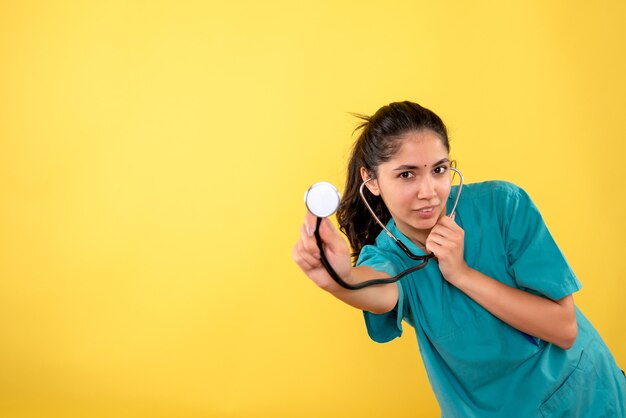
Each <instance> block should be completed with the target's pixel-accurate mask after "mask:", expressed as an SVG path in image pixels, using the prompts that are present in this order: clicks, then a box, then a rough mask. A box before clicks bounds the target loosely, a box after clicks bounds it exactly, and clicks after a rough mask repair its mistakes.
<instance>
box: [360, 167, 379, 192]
mask: <svg viewBox="0 0 626 418" xmlns="http://www.w3.org/2000/svg"><path fill="white" fill-rule="evenodd" d="M372 177H373V176H371V175H370V174H369V173H368V172H367V170H366V169H365V167H361V180H363V181H367V180H369V179H371V178H372ZM365 187H367V189H368V190H369V191H370V192H371V193H372V194H373V195H374V196H380V189H379V188H378V180H377V179H375V178H374V179H373V180H371V181H368V182H367V184H366V185H365Z"/></svg>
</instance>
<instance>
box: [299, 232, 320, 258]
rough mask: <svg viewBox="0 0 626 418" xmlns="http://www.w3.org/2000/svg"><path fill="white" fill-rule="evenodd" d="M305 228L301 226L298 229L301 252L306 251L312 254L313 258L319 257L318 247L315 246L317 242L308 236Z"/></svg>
mask: <svg viewBox="0 0 626 418" xmlns="http://www.w3.org/2000/svg"><path fill="white" fill-rule="evenodd" d="M306 228H307V227H306V225H302V227H301V228H300V241H299V243H300V244H301V245H302V249H303V251H306V252H307V253H309V254H312V255H314V256H315V257H319V247H318V246H317V241H316V240H315V237H312V236H310V235H309V234H308V232H307V230H306Z"/></svg>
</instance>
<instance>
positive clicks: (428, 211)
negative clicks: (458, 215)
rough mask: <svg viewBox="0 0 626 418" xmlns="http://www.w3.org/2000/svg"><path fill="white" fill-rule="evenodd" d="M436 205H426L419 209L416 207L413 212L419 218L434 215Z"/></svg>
mask: <svg viewBox="0 0 626 418" xmlns="http://www.w3.org/2000/svg"><path fill="white" fill-rule="evenodd" d="M436 209H437V206H426V207H423V208H420V209H416V210H415V212H416V213H417V215H418V216H419V217H421V218H430V217H432V216H434V215H435V210H436Z"/></svg>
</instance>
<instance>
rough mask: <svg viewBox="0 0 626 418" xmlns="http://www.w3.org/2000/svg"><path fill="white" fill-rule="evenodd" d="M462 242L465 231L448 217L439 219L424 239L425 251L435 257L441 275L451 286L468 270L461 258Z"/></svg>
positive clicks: (462, 252) (462, 251)
mask: <svg viewBox="0 0 626 418" xmlns="http://www.w3.org/2000/svg"><path fill="white" fill-rule="evenodd" d="M464 241H465V231H463V229H462V228H461V227H460V226H459V225H457V223H456V222H454V218H450V217H448V216H444V217H442V218H441V219H439V221H438V222H437V224H436V225H435V227H434V228H433V229H432V230H431V231H430V235H428V238H427V239H426V249H427V250H428V251H429V252H432V253H434V254H435V256H437V260H438V261H439V269H440V270H441V274H442V275H443V277H444V278H445V279H446V280H447V281H448V282H450V283H452V284H455V283H456V282H457V281H458V280H460V279H461V278H462V277H463V276H464V274H465V272H466V271H467V269H469V266H468V265H467V263H466V262H465V259H464V258H463V254H464Z"/></svg>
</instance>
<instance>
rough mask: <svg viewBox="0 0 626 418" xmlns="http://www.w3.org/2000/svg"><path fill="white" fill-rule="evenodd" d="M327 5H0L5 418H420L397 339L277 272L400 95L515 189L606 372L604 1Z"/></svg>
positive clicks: (617, 164)
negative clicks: (373, 116) (360, 129)
mask: <svg viewBox="0 0 626 418" xmlns="http://www.w3.org/2000/svg"><path fill="white" fill-rule="evenodd" d="M337 3H338V2H335V1H330V0H324V1H320V2H316V1H307V2H292V1H286V0H274V1H266V2H265V1H264V2H257V1H234V2H228V1H219V2H218V1H214V2H204V1H180V0H178V1H173V0H162V1H134V2H127V1H107V2H100V1H92V2H87V1H0V416H2V417H13V418H22V417H116V418H118V417H120V418H125V417H133V418H135V417H168V418H169V417H296V416H297V417H319V416H325V417H340V416H359V417H382V416H396V417H415V416H426V417H429V416H430V417H434V416H438V415H437V414H438V408H437V405H436V402H435V400H434V397H433V395H432V393H431V390H430V388H429V385H428V382H427V380H426V376H425V373H424V370H423V367H422V365H421V362H420V360H419V357H418V352H417V344H416V341H415V339H414V334H413V332H412V331H409V330H407V331H406V332H405V336H404V337H403V338H402V339H400V340H396V341H395V342H393V343H391V344H387V345H377V344H375V343H373V342H370V341H369V340H368V338H367V336H366V334H365V330H364V327H363V325H362V320H361V314H360V313H359V312H357V311H355V310H351V309H348V308H346V307H344V306H343V305H341V303H339V302H337V301H335V300H333V299H332V298H331V297H329V296H327V295H326V294H324V293H323V292H321V291H318V290H317V289H316V288H315V287H314V285H312V284H311V283H310V282H308V280H307V279H306V278H305V277H304V276H303V275H302V274H301V273H300V272H299V270H298V269H297V267H296V266H295V265H294V264H293V263H292V262H291V259H290V252H291V246H292V244H293V243H294V242H295V240H296V238H297V235H298V228H299V225H300V223H301V222H302V218H303V215H304V206H303V202H302V195H303V192H304V190H305V189H306V188H307V187H308V186H309V185H310V184H311V183H312V182H314V181H318V180H329V181H332V182H335V183H337V184H339V185H341V184H343V175H344V167H345V161H346V158H347V154H348V150H349V147H350V144H351V142H352V139H353V138H352V136H351V132H352V130H353V128H354V127H355V125H356V121H355V120H354V119H353V118H352V117H351V116H350V115H349V114H348V112H361V113H371V112H373V111H375V110H376V109H377V108H378V107H379V106H381V105H383V104H386V103H388V102H390V101H396V100H403V99H410V100H414V101H417V102H419V103H422V104H424V105H426V106H428V107H430V108H432V109H433V110H435V111H436V112H438V113H439V114H440V115H441V116H442V117H443V118H444V120H445V121H447V123H448V125H449V128H450V131H451V137H452V141H453V142H452V151H453V157H455V158H456V159H458V161H459V167H460V168H461V169H463V170H464V172H465V175H466V177H467V180H468V181H479V180H485V179H507V180H511V181H514V182H516V183H518V184H520V185H522V186H523V187H524V188H526V189H527V190H528V191H529V192H530V194H531V196H532V197H533V198H534V200H535V201H536V203H537V205H538V206H539V207H540V209H541V210H542V212H543V214H544V217H545V219H546V222H547V223H548V225H549V227H550V229H551V230H552V232H553V234H554V235H555V237H556V239H557V242H559V244H560V246H561V248H562V249H563V251H564V252H565V254H566V256H567V257H568V259H569V261H570V262H571V264H572V266H573V268H574V270H575V271H576V273H577V274H578V275H579V277H580V279H581V281H582V282H583V284H584V289H583V290H582V291H581V292H580V293H579V294H577V295H576V300H577V302H578V305H579V306H580V307H581V309H582V310H583V311H584V312H585V313H586V314H587V316H588V317H589V318H590V319H591V320H592V321H593V323H594V324H595V325H596V326H597V328H598V329H599V330H600V332H601V333H602V335H603V337H604V338H605V340H606V342H607V343H608V344H609V346H610V347H611V349H612V350H613V352H614V354H615V356H616V358H617V360H618V362H620V363H621V364H622V367H623V366H625V365H626V339H625V338H624V325H623V320H624V318H625V317H626V308H624V304H623V299H624V293H625V289H626V285H625V284H624V283H625V282H626V276H625V275H624V254H625V251H626V246H625V245H624V239H625V236H626V222H625V221H624V213H626V199H625V198H624V194H623V192H622V188H621V187H622V186H621V185H622V184H623V181H624V178H625V176H626V170H625V169H624V168H623V167H624V166H623V164H624V161H623V156H624V154H625V151H626V146H625V145H624V142H625V137H626V127H625V125H624V122H623V121H624V116H623V114H624V111H625V109H626V82H625V81H624V80H625V78H624V74H626V55H624V53H623V52H624V39H626V27H625V26H624V24H623V22H624V18H625V17H626V6H625V3H624V2H621V1H617V0H616V1H608V2H600V3H601V4H600V5H595V6H592V5H590V3H589V2H587V1H577V2H571V1H557V2H542V1H534V2H519V3H520V4H518V3H508V4H507V5H504V4H502V3H501V2H488V1H477V2H466V1H458V2H454V1H452V2H437V1H428V2H425V1H422V2H416V1H396V0H392V1H386V2H373V1H365V2H363V1H346V2H339V3H340V4H337ZM522 3H523V4H522ZM382 4H384V6H382ZM392 414H393V415H392Z"/></svg>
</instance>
